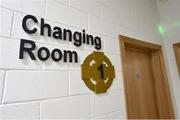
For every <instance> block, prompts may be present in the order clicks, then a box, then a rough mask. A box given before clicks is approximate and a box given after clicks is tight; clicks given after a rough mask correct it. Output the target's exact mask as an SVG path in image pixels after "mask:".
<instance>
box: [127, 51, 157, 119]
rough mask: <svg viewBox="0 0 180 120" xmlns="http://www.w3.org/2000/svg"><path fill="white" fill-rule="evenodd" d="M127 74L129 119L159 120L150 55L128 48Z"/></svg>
mask: <svg viewBox="0 0 180 120" xmlns="http://www.w3.org/2000/svg"><path fill="white" fill-rule="evenodd" d="M125 73H126V76H127V77H126V79H127V81H126V88H127V102H128V108H130V109H129V111H128V114H129V118H158V108H157V103H156V95H155V94H156V92H155V87H154V82H153V81H154V78H153V73H152V67H151V56H150V53H148V52H143V51H137V50H135V49H128V48H127V49H126V70H125Z"/></svg>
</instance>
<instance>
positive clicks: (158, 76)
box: [119, 35, 175, 119]
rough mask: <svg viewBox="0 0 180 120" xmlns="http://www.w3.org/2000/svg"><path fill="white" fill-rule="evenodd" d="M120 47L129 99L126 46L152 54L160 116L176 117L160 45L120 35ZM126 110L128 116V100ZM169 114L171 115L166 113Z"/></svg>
mask: <svg viewBox="0 0 180 120" xmlns="http://www.w3.org/2000/svg"><path fill="white" fill-rule="evenodd" d="M119 41H120V48H121V60H122V72H123V80H124V88H125V96H126V99H127V92H126V74H125V72H124V69H126V68H125V64H124V63H125V61H126V59H125V54H126V48H127V47H128V48H135V49H138V50H143V51H147V52H149V53H150V54H151V56H152V57H151V64H152V69H153V77H154V86H155V91H156V100H157V107H158V113H159V118H162V119H163V118H168V119H174V118H175V116H174V110H173V106H172V100H171V94H170V89H169V84H168V79H167V74H166V70H165V64H164V59H163V54H162V49H161V46H160V45H156V44H153V43H148V42H143V41H140V40H137V39H134V38H130V37H126V36H122V35H120V36H119ZM126 108H127V109H126V110H127V117H128V103H127V101H126ZM165 114H169V115H167V116H166V115H165Z"/></svg>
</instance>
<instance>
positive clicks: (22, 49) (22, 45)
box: [19, 39, 36, 60]
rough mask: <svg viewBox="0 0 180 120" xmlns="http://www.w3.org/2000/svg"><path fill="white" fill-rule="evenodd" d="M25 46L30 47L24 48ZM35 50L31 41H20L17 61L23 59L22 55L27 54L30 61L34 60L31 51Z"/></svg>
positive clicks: (34, 45)
mask: <svg viewBox="0 0 180 120" xmlns="http://www.w3.org/2000/svg"><path fill="white" fill-rule="evenodd" d="M25 45H30V47H26V46H25ZM35 48H36V44H35V43H34V42H33V41H30V40H24V39H21V43H20V51H19V59H23V58H24V53H28V54H29V56H30V57H31V59H32V60H36V58H35V56H34V54H33V50H35Z"/></svg>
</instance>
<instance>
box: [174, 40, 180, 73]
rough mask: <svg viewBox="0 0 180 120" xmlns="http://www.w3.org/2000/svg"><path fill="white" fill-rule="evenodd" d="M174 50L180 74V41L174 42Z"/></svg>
mask: <svg viewBox="0 0 180 120" xmlns="http://www.w3.org/2000/svg"><path fill="white" fill-rule="evenodd" d="M174 52H175V57H176V63H177V66H178V70H179V75H180V43H177V44H174Z"/></svg>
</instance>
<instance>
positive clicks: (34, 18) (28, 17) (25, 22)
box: [22, 15, 38, 34]
mask: <svg viewBox="0 0 180 120" xmlns="http://www.w3.org/2000/svg"><path fill="white" fill-rule="evenodd" d="M28 20H33V22H34V23H38V20H37V19H36V17H34V16H32V15H26V16H25V17H24V18H23V21H22V28H23V29H24V31H25V32H26V33H28V34H34V33H36V31H37V28H33V29H32V30H30V29H28V28H27V21H28Z"/></svg>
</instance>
